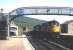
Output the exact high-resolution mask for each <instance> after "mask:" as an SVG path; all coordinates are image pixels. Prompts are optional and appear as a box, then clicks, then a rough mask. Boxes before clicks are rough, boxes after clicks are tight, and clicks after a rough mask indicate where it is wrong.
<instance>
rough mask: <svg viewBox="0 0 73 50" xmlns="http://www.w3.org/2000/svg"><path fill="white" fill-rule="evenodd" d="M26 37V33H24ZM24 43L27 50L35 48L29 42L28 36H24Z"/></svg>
mask: <svg viewBox="0 0 73 50" xmlns="http://www.w3.org/2000/svg"><path fill="white" fill-rule="evenodd" d="M24 36H25V37H26V35H24ZM23 44H24V47H25V50H35V48H34V47H33V46H32V44H31V43H30V42H29V40H28V39H27V38H23Z"/></svg>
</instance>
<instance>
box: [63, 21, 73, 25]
mask: <svg viewBox="0 0 73 50" xmlns="http://www.w3.org/2000/svg"><path fill="white" fill-rule="evenodd" d="M71 22H73V20H69V21H66V22H64V23H63V24H69V23H71Z"/></svg>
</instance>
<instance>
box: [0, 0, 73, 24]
mask: <svg viewBox="0 0 73 50" xmlns="http://www.w3.org/2000/svg"><path fill="white" fill-rule="evenodd" d="M31 6H50V7H53V6H54V7H73V0H0V8H3V9H4V12H5V13H8V12H10V11H12V10H14V9H16V8H18V7H31ZM28 17H32V18H38V19H43V20H53V19H55V20H58V21H59V22H60V23H62V22H65V21H66V20H72V19H73V17H70V16H62V15H61V16H60V15H48V16H47V15H46V16H35V17H34V16H28Z"/></svg>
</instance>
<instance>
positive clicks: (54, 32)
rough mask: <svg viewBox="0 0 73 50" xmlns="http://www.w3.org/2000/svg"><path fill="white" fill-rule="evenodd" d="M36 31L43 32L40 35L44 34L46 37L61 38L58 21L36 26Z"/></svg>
mask: <svg viewBox="0 0 73 50" xmlns="http://www.w3.org/2000/svg"><path fill="white" fill-rule="evenodd" d="M34 31H36V32H42V33H38V35H39V34H41V35H42V34H44V35H46V36H51V37H53V38H55V37H59V33H60V24H59V22H58V21H55V20H53V21H48V22H45V23H42V24H39V25H36V26H34Z"/></svg>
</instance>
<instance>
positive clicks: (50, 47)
mask: <svg viewBox="0 0 73 50" xmlns="http://www.w3.org/2000/svg"><path fill="white" fill-rule="evenodd" d="M29 41H30V42H31V44H32V45H33V47H34V48H35V50H71V49H69V48H67V47H65V46H63V45H61V44H58V43H55V42H53V41H49V40H42V39H33V38H31V39H29Z"/></svg>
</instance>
